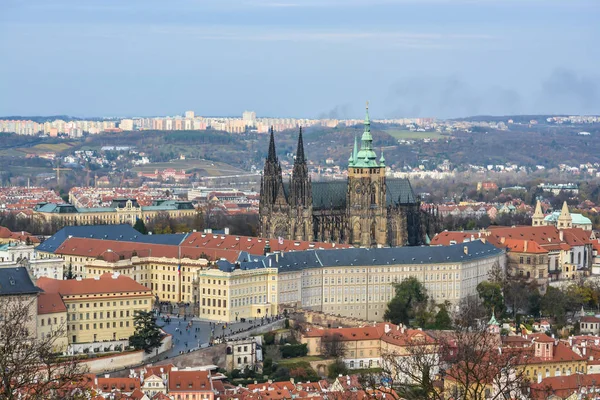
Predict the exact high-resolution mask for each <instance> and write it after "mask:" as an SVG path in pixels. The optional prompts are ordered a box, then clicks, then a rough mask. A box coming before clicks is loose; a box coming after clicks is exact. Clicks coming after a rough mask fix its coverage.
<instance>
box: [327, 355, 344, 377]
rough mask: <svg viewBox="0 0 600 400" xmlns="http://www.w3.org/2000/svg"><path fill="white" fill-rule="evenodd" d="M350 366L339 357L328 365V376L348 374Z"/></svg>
mask: <svg viewBox="0 0 600 400" xmlns="http://www.w3.org/2000/svg"><path fill="white" fill-rule="evenodd" d="M347 374H348V368H347V367H346V364H344V362H343V361H342V360H340V359H339V358H337V359H336V360H335V361H334V362H333V363H331V364H329V366H328V367H327V377H328V378H329V379H335V378H337V377H338V376H340V375H347Z"/></svg>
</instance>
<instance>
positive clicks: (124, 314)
mask: <svg viewBox="0 0 600 400" xmlns="http://www.w3.org/2000/svg"><path fill="white" fill-rule="evenodd" d="M140 311H142V310H140ZM134 314H135V310H133V311H132V312H131V314H130V311H129V310H120V311H119V318H126V317H129V316H130V315H134ZM90 315H91V316H92V318H91V319H104V312H103V311H100V312H94V313H91V314H90V313H89V312H88V313H85V319H87V320H89V319H90ZM106 318H110V311H107V312H106ZM112 318H117V311H113V312H112ZM55 319H56V318H55ZM76 320H77V313H72V314H67V321H76ZM79 320H80V321H82V320H84V318H83V313H79ZM42 325H43V324H42Z"/></svg>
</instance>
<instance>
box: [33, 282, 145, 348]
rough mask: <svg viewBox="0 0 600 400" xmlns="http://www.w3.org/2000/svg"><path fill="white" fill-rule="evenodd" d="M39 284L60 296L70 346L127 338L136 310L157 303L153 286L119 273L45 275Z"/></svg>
mask: <svg viewBox="0 0 600 400" xmlns="http://www.w3.org/2000/svg"><path fill="white" fill-rule="evenodd" d="M37 284H38V286H39V287H40V288H41V289H43V290H44V292H46V293H54V294H59V295H60V298H61V299H62V301H63V303H64V305H65V307H66V309H67V318H66V321H67V336H68V342H69V345H73V344H80V343H97V342H102V341H119V340H128V339H129V337H130V336H131V335H132V334H133V333H134V331H135V326H134V322H133V317H134V314H135V311H137V310H140V311H150V310H152V306H153V302H154V296H153V295H152V291H151V290H150V289H148V288H147V287H145V286H143V285H141V284H139V283H137V282H135V281H134V280H133V279H131V278H128V277H126V276H122V275H120V274H118V273H116V274H112V275H111V274H104V275H101V276H99V277H96V278H92V279H81V278H77V279H69V280H56V279H50V278H44V277H42V278H40V279H38V281H37Z"/></svg>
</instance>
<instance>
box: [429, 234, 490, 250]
mask: <svg viewBox="0 0 600 400" xmlns="http://www.w3.org/2000/svg"><path fill="white" fill-rule="evenodd" d="M481 236H482V235H481V233H480V232H457V231H444V232H441V233H438V234H437V235H435V236H434V237H433V239H431V243H430V244H431V245H432V246H450V244H451V242H453V243H463V242H465V240H466V241H471V239H474V240H476V239H479V238H480V237H481Z"/></svg>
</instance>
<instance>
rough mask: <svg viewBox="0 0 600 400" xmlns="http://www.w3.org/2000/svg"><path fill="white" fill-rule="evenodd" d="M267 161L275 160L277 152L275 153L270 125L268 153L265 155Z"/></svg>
mask: <svg viewBox="0 0 600 400" xmlns="http://www.w3.org/2000/svg"><path fill="white" fill-rule="evenodd" d="M267 161H270V162H274V163H276V162H277V154H276V153H275V136H274V132H273V127H271V138H270V139H269V154H268V155H267Z"/></svg>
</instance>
